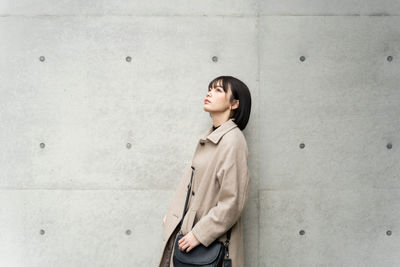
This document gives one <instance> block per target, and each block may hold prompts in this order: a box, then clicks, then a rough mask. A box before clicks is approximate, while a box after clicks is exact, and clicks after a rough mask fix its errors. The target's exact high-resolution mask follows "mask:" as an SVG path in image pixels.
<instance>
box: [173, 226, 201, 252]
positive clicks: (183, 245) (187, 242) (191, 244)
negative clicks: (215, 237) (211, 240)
mask: <svg viewBox="0 0 400 267" xmlns="http://www.w3.org/2000/svg"><path fill="white" fill-rule="evenodd" d="M178 244H179V250H180V251H184V250H185V249H187V250H186V252H189V251H191V250H192V249H193V248H195V247H196V246H198V245H199V244H200V241H199V240H197V238H196V237H195V236H194V234H193V233H192V231H190V232H189V233H187V235H185V236H184V237H182V238H181V239H180V240H179V241H178Z"/></svg>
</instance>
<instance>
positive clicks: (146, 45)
mask: <svg viewBox="0 0 400 267" xmlns="http://www.w3.org/2000/svg"><path fill="white" fill-rule="evenodd" d="M399 13H400V3H399V2H398V1H389V0H387V1H379V2H377V1H370V0H368V1H364V2H360V1H354V0H353V1H338V2H332V1H326V0H325V1H305V0H300V1H288V0H285V1H282V0H280V1H277V0H268V1H259V2H258V1H256V0H247V1H244V0H242V1H241V0H235V1H227V0H220V1H210V0H204V1H196V2H194V1H187V0H181V1H160V0H152V1H143V0H142V1H124V0H118V1H77V0H75V1H64V2H62V1H49V0H47V1H46V0H41V1H38V0H35V1H21V0H17V1H16V0H14V1H11V0H3V1H2V2H1V3H0V15H1V16H0V62H1V63H0V84H1V86H0V125H1V127H0V130H1V131H0V142H1V152H0V229H1V234H0V266H5V267H13V266H16V267H20V266H24V267H36V266H38V267H39V266H40V267H43V266H49V267H50V266H60V267H64V266H71V267H81V266H82V267H83V266H85V267H86V266H120V267H121V266H126V267H128V266H130V267H131V266H156V264H157V263H158V260H159V257H160V256H161V255H160V253H161V251H160V243H161V239H162V237H161V230H162V225H161V221H162V216H163V214H164V213H165V211H166V208H167V205H168V202H169V200H170V198H171V197H172V194H173V192H174V190H175V187H176V185H177V183H178V182H179V180H180V179H181V175H182V171H183V167H184V166H185V164H186V163H187V162H189V161H190V159H191V157H192V154H193V152H194V149H195V144H196V142H197V140H198V138H199V136H200V135H201V134H202V133H203V132H204V130H205V129H206V128H207V127H209V126H210V123H211V120H210V117H209V114H208V113H206V112H204V111H203V109H202V108H203V105H202V100H203V99H204V96H205V93H206V90H207V84H208V82H209V81H210V80H211V79H212V78H214V77H216V76H219V75H232V76H235V77H238V78H239V79H241V80H243V81H244V82H245V83H246V84H247V85H248V86H249V88H250V90H251V93H252V97H253V107H252V115H251V118H250V122H249V124H248V127H247V128H246V129H245V131H244V133H245V135H246V138H247V141H248V145H249V164H250V165H249V169H250V176H251V185H250V190H251V192H250V197H249V202H248V205H247V207H246V210H245V213H244V215H243V222H244V227H245V228H244V231H245V240H244V241H245V258H246V259H245V261H246V266H250V267H252V266H398V265H400V257H399V256H398V254H397V252H398V251H399V248H400V242H399V241H400V240H399V235H398V232H399V228H400V226H399V223H400V218H399V212H398V210H399V208H400V198H399V197H398V195H399V188H400V185H399V178H400V177H399V171H400V170H399V159H400V153H399V151H400V150H399V149H398V146H397V144H399V143H400V140H399V130H400V120H399V117H400V116H399V115H400V105H399V104H400V90H399V85H398V84H399V77H400V76H399V70H400V68H399V63H398V62H399V57H398V55H399V41H400V30H399V29H400V27H399V26H400V19H399V17H398V15H399ZM41 56H43V58H40V57H41ZM214 56H215V57H217V58H218V60H217V61H213V60H212V58H213V57H214ZM302 56H303V57H304V58H302V60H300V58H301V57H302ZM389 56H390V57H391V58H388V57H389ZM127 57H130V60H127ZM302 144H304V145H302Z"/></svg>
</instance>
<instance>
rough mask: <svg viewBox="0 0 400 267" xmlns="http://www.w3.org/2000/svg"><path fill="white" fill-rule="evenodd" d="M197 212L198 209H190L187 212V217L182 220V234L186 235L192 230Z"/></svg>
mask: <svg viewBox="0 0 400 267" xmlns="http://www.w3.org/2000/svg"><path fill="white" fill-rule="evenodd" d="M196 212H197V210H189V211H188V212H187V213H186V214H185V218H184V219H183V222H182V234H184V235H186V234H187V233H189V232H190V231H191V230H192V228H193V223H194V219H195V218H196Z"/></svg>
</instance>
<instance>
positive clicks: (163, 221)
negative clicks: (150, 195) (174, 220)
mask: <svg viewBox="0 0 400 267" xmlns="http://www.w3.org/2000/svg"><path fill="white" fill-rule="evenodd" d="M166 219H167V215H165V216H164V218H163V219H162V223H163V225H165V220H166Z"/></svg>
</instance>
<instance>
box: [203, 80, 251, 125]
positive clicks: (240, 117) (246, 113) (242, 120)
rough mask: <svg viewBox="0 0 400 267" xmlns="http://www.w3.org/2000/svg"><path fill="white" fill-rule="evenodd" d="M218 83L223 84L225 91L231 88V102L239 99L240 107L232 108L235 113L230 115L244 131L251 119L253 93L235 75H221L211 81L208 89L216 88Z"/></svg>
mask: <svg viewBox="0 0 400 267" xmlns="http://www.w3.org/2000/svg"><path fill="white" fill-rule="evenodd" d="M218 84H222V88H223V89H224V91H225V93H226V92H228V88H231V92H232V95H231V99H229V102H230V103H231V104H233V102H234V99H237V100H239V107H238V108H236V109H234V110H232V112H233V115H231V116H230V119H231V118H233V121H234V122H235V123H236V125H237V126H238V127H239V129H240V130H242V131H243V130H244V129H245V128H246V125H247V123H248V121H249V118H250V112H251V95H250V90H249V88H248V87H247V85H246V84H244V83H243V82H242V81H241V80H239V79H237V78H235V77H232V76H219V77H217V78H215V79H214V80H212V81H211V82H210V83H209V85H208V89H211V88H215V87H216V86H217V85H218Z"/></svg>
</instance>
